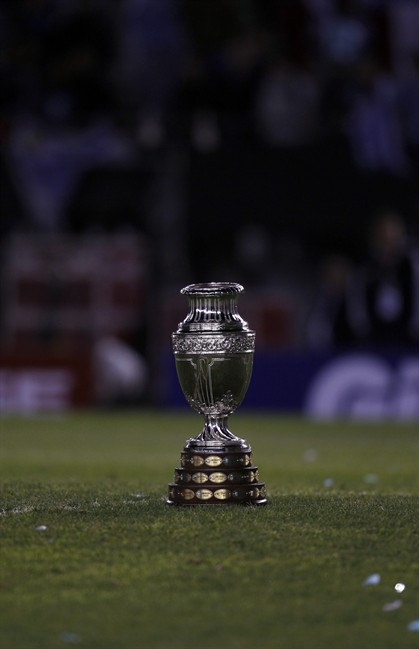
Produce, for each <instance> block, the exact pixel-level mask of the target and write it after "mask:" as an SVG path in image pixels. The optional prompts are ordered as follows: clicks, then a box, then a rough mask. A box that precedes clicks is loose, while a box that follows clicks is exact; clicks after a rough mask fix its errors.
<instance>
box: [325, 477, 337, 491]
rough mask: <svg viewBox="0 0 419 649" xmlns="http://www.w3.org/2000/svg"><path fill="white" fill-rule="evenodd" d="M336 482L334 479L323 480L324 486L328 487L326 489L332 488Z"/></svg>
mask: <svg viewBox="0 0 419 649" xmlns="http://www.w3.org/2000/svg"><path fill="white" fill-rule="evenodd" d="M334 483H335V481H334V480H333V478H325V479H324V480H323V486H324V487H326V489H330V487H333V485H334Z"/></svg>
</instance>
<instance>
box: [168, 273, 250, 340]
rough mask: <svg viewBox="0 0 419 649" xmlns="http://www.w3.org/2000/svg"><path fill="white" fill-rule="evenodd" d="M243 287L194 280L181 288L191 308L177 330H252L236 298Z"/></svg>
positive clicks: (181, 331)
mask: <svg viewBox="0 0 419 649" xmlns="http://www.w3.org/2000/svg"><path fill="white" fill-rule="evenodd" d="M242 291H243V287H242V286H241V285H240V284H235V283H232V282H211V283H207V284H191V285H190V286H186V287H185V288H184V289H182V291H181V293H182V294H183V295H186V296H187V298H188V301H189V308H190V311H189V313H188V315H187V316H186V318H185V320H183V322H181V323H180V324H179V328H178V333H187V332H192V331H202V332H204V331H208V332H211V331H250V330H249V326H248V324H247V322H245V320H243V318H242V317H241V316H240V315H239V313H238V311H237V298H238V295H239V294H240V293H241V292H242Z"/></svg>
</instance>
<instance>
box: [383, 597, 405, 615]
mask: <svg viewBox="0 0 419 649" xmlns="http://www.w3.org/2000/svg"><path fill="white" fill-rule="evenodd" d="M402 606H403V602H402V600H401V599H395V600H394V601H393V602H387V604H384V606H383V611H386V612H388V611H397V609H398V608H401V607H402Z"/></svg>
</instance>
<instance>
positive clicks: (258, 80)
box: [0, 0, 419, 344]
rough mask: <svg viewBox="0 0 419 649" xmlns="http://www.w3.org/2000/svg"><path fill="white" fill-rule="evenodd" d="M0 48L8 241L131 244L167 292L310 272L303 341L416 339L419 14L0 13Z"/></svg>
mask: <svg viewBox="0 0 419 649" xmlns="http://www.w3.org/2000/svg"><path fill="white" fill-rule="evenodd" d="M0 39H1V41H2V44H3V45H2V53H1V59H0V85H1V88H2V93H1V98H0V144H1V160H0V162H1V203H2V207H1V211H2V219H1V226H0V231H1V233H2V235H3V236H6V235H8V234H10V233H11V232H15V231H26V232H69V233H74V232H76V233H79V232H89V231H97V230H98V229H99V230H101V229H104V230H110V231H115V230H124V231H129V230H130V229H133V230H135V231H139V232H142V233H144V234H145V235H146V236H147V237H149V241H150V245H151V246H152V247H153V253H154V254H153V259H154V262H153V263H154V268H153V276H154V277H158V278H160V280H161V282H163V283H167V284H171V283H174V282H176V283H177V284H178V285H179V284H180V283H181V282H182V281H184V280H185V281H186V280H188V281H189V280H202V281H206V280H208V279H214V276H213V275H214V274H217V277H215V279H217V278H219V277H220V274H221V273H222V272H225V273H229V277H232V278H233V279H235V278H237V279H239V280H243V281H244V282H248V283H249V284H250V285H251V286H255V287H257V288H263V287H266V286H267V285H268V284H275V283H276V282H280V281H283V277H284V276H285V275H287V274H288V276H294V277H297V276H299V273H301V269H303V268H306V269H308V273H307V276H308V278H306V279H307V281H308V283H310V281H312V280H313V273H312V272H311V270H312V268H313V264H315V265H316V267H318V268H319V272H320V279H319V280H316V281H318V282H319V284H318V286H319V287H320V290H319V291H318V293H320V295H318V299H317V301H316V303H315V306H314V308H313V313H312V314H310V317H309V325H308V334H307V337H308V340H309V342H310V341H311V342H313V341H316V344H320V343H321V341H324V342H326V341H329V342H330V341H333V342H340V343H342V342H343V343H345V342H352V341H354V340H358V341H359V340H370V339H374V340H383V341H385V340H388V339H391V338H392V335H393V333H392V332H393V330H392V327H395V326H397V327H398V331H399V332H400V331H402V336H403V341H404V342H406V343H410V342H412V341H413V340H415V341H417V340H418V319H419V315H418V310H419V306H418V301H419V297H418V293H419V288H418V281H419V280H418V274H417V273H418V271H417V262H416V257H415V255H416V251H415V246H414V241H415V237H416V236H417V235H418V231H419V189H418V188H419V3H417V2H413V1H412V0H399V1H398V2H390V1H386V0H336V1H333V0H3V2H2V4H1V6H0ZM226 177H227V178H228V183H227V184H225V179H226ZM206 180H208V187H207V186H206V184H205V181H206ZM223 183H224V184H223ZM255 187H258V191H259V193H255V189H254V188H255ZM234 188H236V189H234ZM249 188H250V189H249ZM234 191H236V193H237V194H239V195H240V197H241V198H240V200H233V194H234ZM249 192H250V193H249ZM252 192H253V193H252ZM234 196H235V194H234ZM217 197H218V202H217V200H216V198H217ZM376 213H380V215H381V216H380V219H379V221H377V222H374V224H373V225H371V224H372V220H373V217H374V216H375V215H376ZM383 215H384V216H383ZM378 223H380V225H378ZM370 228H371V229H370ZM369 234H371V236H370V238H369V243H370V245H369V246H368V245H367V244H366V242H367V240H368V235H369ZM364 244H365V245H364ZM345 246H346V247H345ZM351 256H352V257H351ZM348 257H349V258H350V260H348ZM325 259H326V261H325ZM412 260H414V261H412ZM396 262H397V263H396ZM354 266H355V270H354ZM211 274H212V276H210V275H211ZM316 277H317V276H316ZM353 293H356V299H352V297H351V296H352V294H353ZM349 294H350V295H349ZM348 296H349V297H348ZM401 323H402V324H401ZM377 332H378V333H377ZM313 344H314V343H313Z"/></svg>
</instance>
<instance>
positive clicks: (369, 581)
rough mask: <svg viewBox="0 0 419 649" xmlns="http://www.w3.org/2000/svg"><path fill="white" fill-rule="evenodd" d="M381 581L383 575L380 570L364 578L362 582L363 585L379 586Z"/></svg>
mask: <svg viewBox="0 0 419 649" xmlns="http://www.w3.org/2000/svg"><path fill="white" fill-rule="evenodd" d="M380 581H381V576H380V574H379V573H378V572H374V573H373V574H372V575H370V576H369V577H367V578H366V579H364V581H363V582H362V585H363V586H377V584H379V583H380Z"/></svg>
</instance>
